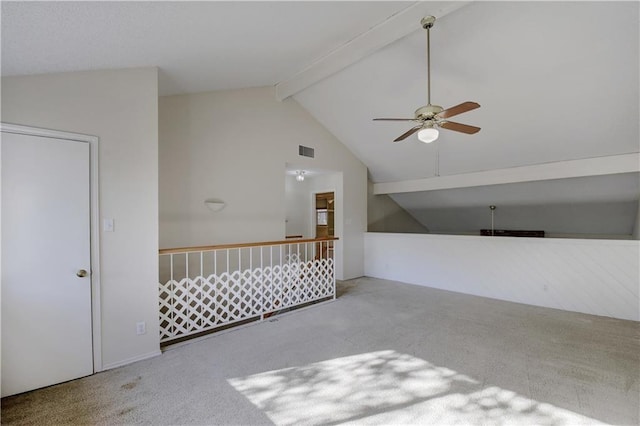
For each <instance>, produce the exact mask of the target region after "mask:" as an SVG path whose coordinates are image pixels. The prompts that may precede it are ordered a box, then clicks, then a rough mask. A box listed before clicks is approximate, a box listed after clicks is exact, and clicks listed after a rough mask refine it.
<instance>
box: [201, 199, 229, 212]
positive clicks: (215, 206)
mask: <svg viewBox="0 0 640 426" xmlns="http://www.w3.org/2000/svg"><path fill="white" fill-rule="evenodd" d="M204 204H205V206H207V208H208V209H209V210H211V211H212V212H219V211H220V210H222V209H224V208H225V206H226V205H227V204H226V203H225V202H224V201H222V200H219V199H217V198H207V199H206V200H204Z"/></svg>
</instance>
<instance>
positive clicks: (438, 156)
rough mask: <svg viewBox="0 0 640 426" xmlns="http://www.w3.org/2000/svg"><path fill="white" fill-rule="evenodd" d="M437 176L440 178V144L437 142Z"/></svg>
mask: <svg viewBox="0 0 640 426" xmlns="http://www.w3.org/2000/svg"><path fill="white" fill-rule="evenodd" d="M436 176H440V143H439V142H436Z"/></svg>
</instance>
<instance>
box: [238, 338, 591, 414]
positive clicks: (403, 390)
mask: <svg viewBox="0 0 640 426" xmlns="http://www.w3.org/2000/svg"><path fill="white" fill-rule="evenodd" d="M229 383H230V384H231V385H232V386H233V387H234V388H235V389H236V390H237V391H238V392H240V393H242V394H243V395H244V396H245V397H247V398H248V399H249V400H250V401H251V402H252V403H253V404H254V405H255V406H256V407H258V408H259V409H260V410H262V411H263V412H264V413H265V414H267V415H268V416H269V418H270V419H271V420H272V421H273V422H274V423H275V424H278V425H294V424H337V423H349V422H353V423H357V424H417V423H420V424H435V423H438V424H443V423H446V424H452V423H463V424H478V423H482V424H498V423H505V422H507V423H509V424H522V425H530V424H553V425H562V424H566V425H569V424H576V423H580V424H585V423H588V424H597V423H598V422H597V421H596V420H594V419H591V418H588V417H584V416H582V415H579V414H577V413H574V412H571V411H569V410H564V409H561V408H558V407H555V406H553V405H551V404H545V403H540V402H537V401H534V400H532V399H528V398H525V397H523V396H521V395H518V394H516V393H515V392H511V391H509V390H504V389H501V388H499V387H495V386H491V387H484V388H483V387H482V385H481V384H480V383H479V382H478V381H477V380H474V379H473V378H471V377H468V376H465V375H463V374H459V373H457V372H456V371H453V370H451V369H448V368H445V367H438V366H435V365H433V364H431V363H429V362H427V361H425V360H422V359H420V358H416V357H413V356H411V355H407V354H401V353H398V352H396V351H393V350H387V351H379V352H370V353H364V354H359V355H354V356H348V357H343V358H336V359H332V360H328V361H322V362H318V363H314V364H310V365H306V366H300V367H291V368H285V369H282V370H277V371H269V372H266V373H260V374H254V375H251V376H248V377H242V378H234V379H230V380H229Z"/></svg>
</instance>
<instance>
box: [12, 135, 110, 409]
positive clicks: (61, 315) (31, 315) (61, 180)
mask: <svg viewBox="0 0 640 426" xmlns="http://www.w3.org/2000/svg"><path fill="white" fill-rule="evenodd" d="M1 130H2V139H1V141H0V152H1V161H0V173H1V176H2V181H1V182H2V186H1V194H2V195H1V202H2V206H3V209H2V222H1V227H2V231H3V232H2V241H1V244H2V266H3V268H2V307H1V309H2V365H1V370H2V371H1V374H2V396H3V397H4V396H8V395H14V394H17V393H21V392H26V391H29V390H32V389H37V388H40V387H44V386H49V385H52V384H56V383H61V382H64V381H67V380H71V379H75V378H78V377H83V376H87V375H90V374H92V373H93V372H94V371H98V370H99V368H96V367H95V366H96V365H97V366H98V367H99V365H100V364H96V363H95V362H94V361H95V360H96V358H97V359H98V361H99V360H100V358H99V357H96V354H95V352H97V350H99V345H96V344H95V342H96V341H97V340H98V339H99V337H100V333H99V322H98V321H96V320H95V316H96V315H97V314H99V313H98V312H95V309H94V305H98V306H99V299H98V295H99V293H97V291H96V290H99V289H98V288H97V284H98V283H97V281H98V279H97V278H98V274H97V271H98V265H97V255H98V254H97V235H96V232H95V224H96V222H97V221H96V220H95V218H94V216H95V214H96V213H97V209H96V208H95V207H96V206H97V194H96V193H95V188H96V183H97V182H96V181H95V180H96V179H95V176H97V175H94V173H93V172H94V171H95V170H94V169H95V167H93V163H94V162H95V160H96V159H97V157H96V156H95V152H93V151H94V149H95V146H92V142H93V143H94V144H97V138H95V137H91V136H84V135H76V134H69V133H63V132H56V131H48V130H44V129H36V128H29V127H23V126H13V125H5V124H2V127H1ZM94 237H95V238H94ZM96 329H97V330H98V332H97V333H96ZM96 346H97V348H96ZM94 349H96V350H94Z"/></svg>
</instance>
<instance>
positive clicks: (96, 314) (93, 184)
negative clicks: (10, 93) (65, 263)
mask: <svg viewBox="0 0 640 426" xmlns="http://www.w3.org/2000/svg"><path fill="white" fill-rule="evenodd" d="M0 132H1V133H14V134H19V135H27V136H39V137H43V138H51V139H63V140H70V141H76V142H85V143H88V144H89V158H90V160H89V191H90V206H89V221H90V222H89V223H90V226H89V228H90V246H89V247H90V251H91V253H90V259H91V275H90V278H91V331H92V343H93V345H92V346H93V347H92V351H93V372H94V373H97V372H99V371H102V326H101V320H100V319H101V316H100V226H99V225H100V209H99V201H100V197H99V194H98V188H99V185H98V178H99V175H98V143H99V141H100V139H99V138H98V137H97V136H92V135H85V134H80V133H70V132H62V131H59V130H51V129H44V128H39V127H32V126H23V125H18V124H10V123H2V122H0ZM0 234H1V229H0Z"/></svg>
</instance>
